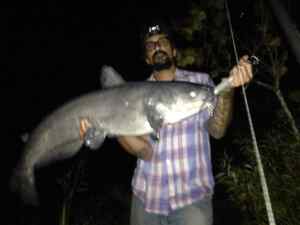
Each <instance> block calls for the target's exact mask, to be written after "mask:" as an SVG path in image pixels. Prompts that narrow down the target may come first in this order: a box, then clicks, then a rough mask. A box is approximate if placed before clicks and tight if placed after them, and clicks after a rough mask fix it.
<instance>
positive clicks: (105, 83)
mask: <svg viewBox="0 0 300 225" xmlns="http://www.w3.org/2000/svg"><path fill="white" fill-rule="evenodd" d="M100 83H101V86H102V87H103V88H109V87H115V86H119V85H122V84H124V83H125V80H124V79H123V77H122V76H121V75H120V74H119V73H118V72H117V71H116V70H115V69H114V68H112V67H111V66H107V65H104V66H103V67H102V68H101V74H100Z"/></svg>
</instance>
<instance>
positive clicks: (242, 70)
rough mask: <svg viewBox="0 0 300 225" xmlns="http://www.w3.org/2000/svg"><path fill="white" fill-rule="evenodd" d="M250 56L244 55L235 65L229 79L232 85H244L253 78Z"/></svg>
mask: <svg viewBox="0 0 300 225" xmlns="http://www.w3.org/2000/svg"><path fill="white" fill-rule="evenodd" d="M248 58H249V57H248V56H247V55H245V56H243V57H242V58H241V59H240V61H239V63H238V65H236V66H234V67H233V68H232V69H231V70H230V72H229V81H230V84H231V86H232V87H239V86H242V85H244V84H246V83H248V82H249V81H251V79H252V78H253V73H252V65H251V63H250V62H249V61H248Z"/></svg>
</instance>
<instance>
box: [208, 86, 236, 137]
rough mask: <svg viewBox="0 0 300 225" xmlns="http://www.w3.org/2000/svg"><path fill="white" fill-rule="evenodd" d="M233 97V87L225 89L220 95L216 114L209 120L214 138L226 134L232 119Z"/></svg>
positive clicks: (210, 131)
mask: <svg viewBox="0 0 300 225" xmlns="http://www.w3.org/2000/svg"><path fill="white" fill-rule="evenodd" d="M233 97H234V90H233V89H229V90H226V91H224V92H223V93H222V94H221V95H219V97H218V102H217V105H216V108H215V110H214V115H213V116H212V117H211V118H210V119H209V120H208V131H209V133H210V135H211V136H213V137H214V138H221V137H223V136H224V135H225V132H226V129H227V127H228V125H229V123H230V122H231V119H232V112H233Z"/></svg>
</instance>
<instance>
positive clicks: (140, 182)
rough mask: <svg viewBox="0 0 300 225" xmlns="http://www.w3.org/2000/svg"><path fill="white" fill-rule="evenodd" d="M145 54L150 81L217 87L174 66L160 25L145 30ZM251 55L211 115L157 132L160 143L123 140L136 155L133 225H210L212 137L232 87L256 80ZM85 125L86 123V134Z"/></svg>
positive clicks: (217, 134)
mask: <svg viewBox="0 0 300 225" xmlns="http://www.w3.org/2000/svg"><path fill="white" fill-rule="evenodd" d="M143 47H144V53H145V54H144V56H145V61H146V63H147V64H148V65H149V66H150V67H151V68H152V71H153V73H152V74H151V76H150V78H149V79H150V80H153V81H174V80H175V81H188V82H197V83H203V84H207V85H213V82H212V80H211V79H210V78H209V76H208V75H207V74H205V73H196V72H190V71H185V70H181V69H179V68H177V67H176V62H175V58H176V54H177V52H176V48H175V46H174V43H173V40H172V36H171V35H170V33H169V31H168V30H167V29H166V28H165V27H163V25H162V24H152V25H150V26H149V27H147V30H146V32H145V34H144V36H143ZM247 58H248V57H247V56H244V57H242V58H241V59H240V61H239V64H238V65H236V66H235V67H233V69H232V70H231V71H230V73H229V77H230V83H231V86H232V88H229V89H228V90H225V91H224V92H223V93H221V95H220V96H219V97H218V100H217V102H216V107H215V110H214V113H213V116H210V114H209V113H208V112H207V111H202V112H200V113H199V114H197V115H194V116H191V117H189V118H188V119H185V120H183V121H181V122H179V123H176V124H172V125H171V124H167V125H163V127H162V128H161V129H160V130H159V139H158V140H153V138H151V137H149V136H141V137H127V136H126V137H119V138H118V141H119V142H120V144H121V145H122V146H123V147H124V148H125V149H126V150H127V151H128V152H129V153H131V154H134V155H136V156H137V157H138V161H137V167H136V169H135V172H134V176H133V180H132V188H133V197H132V206H131V219H130V223H131V225H151V224H153V225H156V224H157V225H158V224H170V225H171V224H174V225H175V224H176V225H178V224H182V225H183V224H184V225H211V224H212V195H213V188H214V179H213V174H212V166H211V156H210V144H209V135H211V136H212V137H214V138H217V139H218V138H221V137H223V136H224V134H225V131H226V128H227V127H228V124H229V122H230V120H231V117H232V105H233V94H234V87H239V86H241V85H243V84H245V83H247V82H249V81H250V80H251V78H252V67H251V64H250V63H248V62H247ZM87 127H88V122H87V121H84V120H83V121H82V127H81V128H82V129H81V135H82V136H83V134H84V132H85V130H86V128H87Z"/></svg>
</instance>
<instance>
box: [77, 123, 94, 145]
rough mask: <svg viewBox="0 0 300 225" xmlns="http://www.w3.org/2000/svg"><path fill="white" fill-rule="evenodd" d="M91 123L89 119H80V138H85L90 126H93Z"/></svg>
mask: <svg viewBox="0 0 300 225" xmlns="http://www.w3.org/2000/svg"><path fill="white" fill-rule="evenodd" d="M91 126H92V125H91V124H90V122H89V121H88V120H87V119H81V120H80V127H79V135H80V140H83V139H84V136H85V134H86V132H87V130H88V129H89V128H91Z"/></svg>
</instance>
